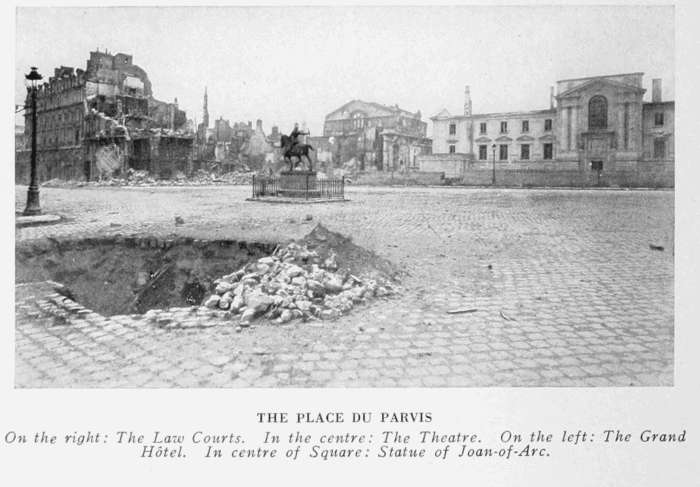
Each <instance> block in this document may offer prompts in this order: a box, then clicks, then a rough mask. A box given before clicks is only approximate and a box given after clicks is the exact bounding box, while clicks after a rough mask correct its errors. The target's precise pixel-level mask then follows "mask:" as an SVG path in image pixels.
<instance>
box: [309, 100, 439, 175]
mask: <svg viewBox="0 0 700 487" xmlns="http://www.w3.org/2000/svg"><path fill="white" fill-rule="evenodd" d="M427 129H428V124H427V123H425V122H423V121H422V120H421V113H420V111H418V112H415V113H414V112H409V111H407V110H403V109H401V108H399V107H398V105H393V106H388V105H382V104H380V103H371V102H365V101H361V100H352V101H350V102H348V103H346V104H345V105H343V106H341V107H339V108H337V109H336V110H334V111H332V112H331V113H329V114H328V115H326V120H325V122H324V124H323V136H324V137H325V138H327V139H328V140H330V138H333V144H332V146H333V147H334V149H333V151H334V162H335V164H336V165H342V164H345V163H347V162H349V161H355V162H356V166H357V169H358V170H361V171H370V170H379V171H408V170H411V169H417V164H416V161H417V157H418V155H419V154H429V153H430V150H431V141H430V139H428V138H427V137H426V132H427Z"/></svg>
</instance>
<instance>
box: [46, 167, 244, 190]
mask: <svg viewBox="0 0 700 487" xmlns="http://www.w3.org/2000/svg"><path fill="white" fill-rule="evenodd" d="M254 174H255V173H254V172H252V171H250V172H228V173H224V174H221V175H216V174H215V173H211V172H208V171H203V170H199V171H197V172H196V173H194V174H193V175H192V176H190V177H187V176H186V175H185V174H184V173H183V172H181V171H178V172H176V173H175V175H174V176H173V177H172V178H171V179H154V178H153V177H151V175H150V174H149V173H148V171H139V170H135V169H129V170H128V171H127V173H126V174H125V175H124V176H112V177H109V178H105V179H102V180H100V181H91V182H88V183H86V182H84V181H64V180H61V179H51V180H49V181H46V182H44V183H42V186H45V187H53V188H57V187H69V186H78V187H82V186H199V185H209V184H240V185H246V184H251V183H252V182H253V175H254Z"/></svg>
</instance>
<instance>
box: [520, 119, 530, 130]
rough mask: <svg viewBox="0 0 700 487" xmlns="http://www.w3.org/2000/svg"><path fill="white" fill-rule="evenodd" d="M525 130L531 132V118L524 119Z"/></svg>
mask: <svg viewBox="0 0 700 487" xmlns="http://www.w3.org/2000/svg"><path fill="white" fill-rule="evenodd" d="M522 131H523V132H529V131H530V121H529V120H523V130H522Z"/></svg>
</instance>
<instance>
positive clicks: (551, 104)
mask: <svg viewBox="0 0 700 487" xmlns="http://www.w3.org/2000/svg"><path fill="white" fill-rule="evenodd" d="M549 109H550V110H554V86H550V87H549Z"/></svg>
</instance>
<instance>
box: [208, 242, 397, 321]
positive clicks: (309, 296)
mask: <svg viewBox="0 0 700 487" xmlns="http://www.w3.org/2000/svg"><path fill="white" fill-rule="evenodd" d="M215 284H216V289H215V294H213V295H212V296H210V297H209V298H208V299H207V300H206V301H205V303H204V305H205V306H207V307H208V308H218V309H221V310H226V311H228V312H229V313H230V314H231V316H232V317H237V318H239V320H240V326H242V327H243V326H249V325H250V322H251V321H252V320H254V319H255V318H257V317H260V316H264V317H265V318H268V319H271V320H274V322H276V323H286V322H288V321H291V320H293V319H297V318H301V319H303V320H309V319H321V320H332V319H336V318H338V317H340V316H341V315H344V314H347V313H348V312H349V311H350V310H351V309H352V308H353V307H354V306H356V305H358V304H361V303H365V302H367V301H368V300H371V299H372V298H374V297H383V296H388V295H391V294H393V293H395V292H396V290H395V288H394V287H393V286H392V284H391V283H390V282H388V280H385V279H381V278H379V280H376V279H372V278H369V277H365V278H363V277H357V276H355V275H353V274H351V273H350V270H349V269H340V268H339V266H338V258H337V255H336V254H335V253H334V252H331V253H330V254H329V255H328V256H327V257H326V258H325V259H323V260H322V259H321V257H320V256H319V253H318V252H316V251H314V250H309V249H308V247H307V246H306V245H300V244H298V243H290V244H289V245H287V246H286V247H284V248H282V249H278V250H277V251H275V252H274V253H273V254H272V255H271V256H269V257H263V258H261V259H258V260H257V262H253V263H250V264H248V265H246V266H245V267H243V268H242V269H239V270H238V271H236V272H233V273H231V274H229V275H226V276H223V277H222V278H221V279H217V280H216V281H215Z"/></svg>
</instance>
